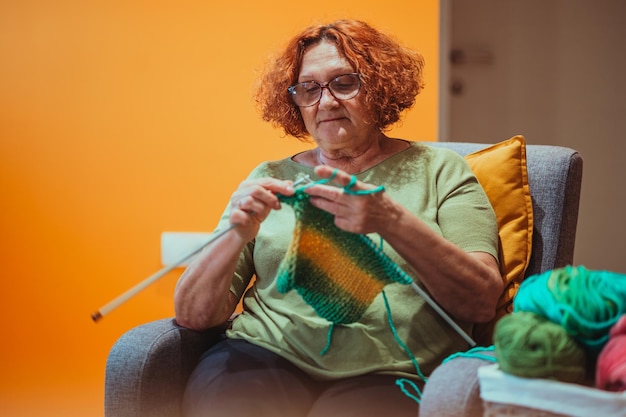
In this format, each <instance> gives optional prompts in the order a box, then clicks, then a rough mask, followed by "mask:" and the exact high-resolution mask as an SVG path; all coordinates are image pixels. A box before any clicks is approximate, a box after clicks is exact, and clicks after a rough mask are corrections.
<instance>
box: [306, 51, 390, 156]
mask: <svg viewBox="0 0 626 417" xmlns="http://www.w3.org/2000/svg"><path fill="white" fill-rule="evenodd" d="M354 70H355V69H354V68H353V67H352V65H350V63H349V62H348V61H347V60H346V58H345V57H344V56H343V55H341V54H340V53H339V51H338V50H337V47H336V46H335V45H334V44H333V43H329V42H324V41H322V42H320V43H318V44H316V45H314V46H312V47H310V49H308V50H307V51H306V52H305V54H304V56H303V59H302V67H301V69H300V74H299V76H298V82H304V81H317V82H318V83H320V84H325V83H327V82H328V81H330V80H332V79H333V78H335V77H337V76H339V75H344V74H349V73H353V72H354ZM364 96H365V94H364V92H363V89H362V88H361V91H360V92H359V94H357V96H356V97H354V98H352V99H349V100H337V99H335V98H334V97H333V96H332V94H330V92H329V91H328V89H327V88H325V89H323V90H322V98H321V100H320V101H319V103H317V104H315V105H313V106H309V107H300V114H302V119H303V120H304V125H305V126H306V129H307V131H308V132H309V134H310V135H311V136H312V137H313V139H314V140H315V142H316V143H317V145H318V146H320V147H321V148H322V149H324V150H326V151H336V150H341V149H351V148H356V147H358V146H359V145H361V144H363V143H365V142H367V141H369V140H373V138H375V137H376V134H378V133H379V132H378V131H377V130H376V129H374V128H373V125H372V124H371V123H368V119H369V118H368V114H367V112H366V109H365V105H364Z"/></svg>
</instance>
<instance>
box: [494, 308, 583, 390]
mask: <svg viewBox="0 0 626 417" xmlns="http://www.w3.org/2000/svg"><path fill="white" fill-rule="evenodd" d="M494 345H495V354H496V359H497V361H498V366H499V367H500V369H501V370H502V371H503V372H506V373H508V374H511V375H515V376H519V377H523V378H544V379H554V380H557V381H561V382H571V383H584V382H585V379H586V356H585V351H584V349H583V348H582V347H581V346H580V345H579V344H578V343H577V342H576V341H575V340H574V338H573V337H572V336H570V335H569V334H567V331H566V330H565V329H564V328H563V327H562V326H559V325H558V324H555V323H553V322H551V321H549V320H547V319H545V318H543V317H541V316H539V315H537V314H534V313H529V312H515V313H512V314H509V315H507V316H504V317H502V318H501V319H500V320H499V321H498V323H497V324H496V327H495V330H494Z"/></svg>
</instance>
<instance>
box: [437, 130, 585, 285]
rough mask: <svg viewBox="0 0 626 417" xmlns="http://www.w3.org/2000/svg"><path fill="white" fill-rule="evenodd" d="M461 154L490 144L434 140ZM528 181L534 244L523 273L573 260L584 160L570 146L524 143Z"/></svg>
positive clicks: (552, 267) (534, 272)
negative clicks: (531, 204) (528, 262)
mask: <svg viewBox="0 0 626 417" xmlns="http://www.w3.org/2000/svg"><path fill="white" fill-rule="evenodd" d="M429 145H431V146H437V147H441V148H448V149H452V150H454V151H456V152H458V153H459V154H461V155H462V156H465V155H467V154H470V153H472V152H475V151H478V150H480V149H483V148H485V147H487V146H490V145H489V144H484V143H465V142H433V143H429ZM526 160H527V167H528V182H529V186H530V193H531V196H532V202H533V218H534V228H533V246H532V252H531V258H530V264H529V265H528V268H527V270H526V276H530V275H534V274H538V273H541V272H544V271H547V270H550V269H555V268H560V267H563V266H566V265H569V264H572V262H573V260H574V242H575V240H576V226H577V221H578V206H579V200H580V190H581V185H582V169H583V160H582V157H581V156H580V154H579V153H578V152H577V151H575V150H573V149H570V148H566V147H561V146H551V145H528V144H527V145H526Z"/></svg>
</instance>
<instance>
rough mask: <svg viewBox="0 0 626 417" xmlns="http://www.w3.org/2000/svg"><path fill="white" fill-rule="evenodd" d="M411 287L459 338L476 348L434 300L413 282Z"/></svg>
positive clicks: (474, 343)
mask: <svg viewBox="0 0 626 417" xmlns="http://www.w3.org/2000/svg"><path fill="white" fill-rule="evenodd" d="M411 287H412V288H413V289H414V290H415V291H417V293H418V294H419V295H421V296H422V298H423V299H424V300H425V301H426V302H427V303H428V304H429V305H430V306H431V307H432V308H433V310H435V311H436V312H437V314H439V315H440V316H441V318H443V319H444V320H445V321H446V322H448V324H449V325H450V326H452V328H453V329H454V330H455V331H456V332H457V333H458V334H459V335H461V337H462V338H463V339H465V341H466V342H467V343H469V345H470V347H475V346H476V342H474V340H473V339H472V338H471V337H469V335H468V334H467V333H465V332H464V331H463V329H461V328H460V327H459V325H458V324H456V323H455V322H454V320H452V319H451V318H450V316H448V314H447V313H446V312H445V311H443V309H442V308H441V307H439V305H438V304H437V303H436V302H435V300H433V299H432V298H431V297H430V296H429V295H428V294H427V293H426V292H425V291H424V290H423V289H421V288H420V287H419V286H418V285H417V284H416V283H415V282H411Z"/></svg>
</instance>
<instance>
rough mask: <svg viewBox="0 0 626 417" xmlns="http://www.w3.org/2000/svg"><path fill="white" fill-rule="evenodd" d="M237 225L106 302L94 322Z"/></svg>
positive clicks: (219, 233)
mask: <svg viewBox="0 0 626 417" xmlns="http://www.w3.org/2000/svg"><path fill="white" fill-rule="evenodd" d="M236 226H237V225H236V224H231V225H230V226H229V227H227V228H226V229H224V230H221V231H220V232H218V233H215V234H213V235H212V236H211V238H210V239H209V240H208V241H207V242H205V243H203V244H202V245H200V246H199V247H197V248H195V249H194V250H192V251H191V252H189V253H188V254H186V255H185V256H183V257H182V258H180V259H179V260H178V261H176V262H173V263H171V264H170V265H167V266H166V267H165V268H163V269H161V270H159V271H158V272H156V273H154V274H152V275H150V276H149V277H148V278H146V279H145V280H143V281H141V282H140V283H139V284H137V285H135V286H134V287H132V288H131V289H129V290H128V291H126V292H125V293H123V294H122V295H120V296H118V297H117V298H115V299H114V300H112V301H111V302H109V303H107V304H105V305H104V306H103V307H101V308H100V309H99V310H98V311H96V312H94V313H92V314H91V318H92V319H93V321H94V322H98V320H100V319H101V318H102V317H104V316H106V315H107V314H109V313H110V312H111V311H113V310H115V309H116V308H118V307H119V306H121V305H122V304H124V303H125V302H126V301H128V300H129V299H130V298H132V297H134V296H135V295H137V294H139V293H140V292H141V291H143V290H144V289H146V288H147V287H148V286H149V285H151V284H153V283H155V282H156V281H157V280H158V279H160V278H161V277H163V276H164V275H165V274H167V273H168V272H170V271H172V270H173V269H175V268H177V267H178V266H179V265H181V264H183V263H184V262H185V261H186V260H188V259H189V258H191V257H192V256H194V255H195V254H197V253H198V252H200V251H201V250H202V249H204V248H205V247H207V246H208V245H210V244H211V243H213V242H214V241H215V240H217V239H219V238H220V237H221V236H223V235H225V234H226V233H228V232H230V231H231V230H232V229H234V228H235V227H236Z"/></svg>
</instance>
